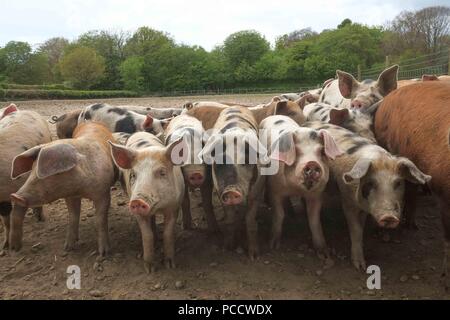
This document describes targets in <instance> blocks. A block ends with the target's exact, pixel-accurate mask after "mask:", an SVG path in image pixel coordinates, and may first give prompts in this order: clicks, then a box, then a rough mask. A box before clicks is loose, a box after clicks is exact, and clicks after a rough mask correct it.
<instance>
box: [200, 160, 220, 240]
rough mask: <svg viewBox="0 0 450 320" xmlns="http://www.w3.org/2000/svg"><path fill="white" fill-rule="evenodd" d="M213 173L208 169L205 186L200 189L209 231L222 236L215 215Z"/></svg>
mask: <svg viewBox="0 0 450 320" xmlns="http://www.w3.org/2000/svg"><path fill="white" fill-rule="evenodd" d="M211 180H212V179H211V171H210V170H209V169H208V172H207V174H206V179H205V182H204V183H203V185H202V186H201V187H200V191H201V194H202V204H203V210H205V218H206V223H207V224H208V230H209V232H210V233H212V234H220V229H219V225H218V224H217V220H216V216H215V215H214V208H213V204H212V191H213V186H212V181H211Z"/></svg>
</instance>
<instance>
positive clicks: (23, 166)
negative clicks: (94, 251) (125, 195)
mask: <svg viewBox="0 0 450 320" xmlns="http://www.w3.org/2000/svg"><path fill="white" fill-rule="evenodd" d="M109 140H113V137H112V135H111V132H110V131H109V130H108V128H107V127H105V126H104V125H103V124H101V123H95V122H89V123H85V124H80V125H78V126H77V127H76V128H75V131H74V133H73V138H72V139H63V140H56V141H53V142H50V143H46V144H41V145H38V146H35V147H33V148H31V149H29V150H27V151H25V152H23V153H21V154H19V155H17V156H16V157H15V158H14V160H13V162H12V170H11V178H12V179H13V180H20V179H23V178H22V177H23V176H24V175H28V173H29V175H28V178H26V181H24V183H23V185H22V187H20V189H19V190H18V191H16V192H14V193H12V194H11V195H10V198H11V202H12V203H13V211H12V214H11V231H10V250H13V251H18V250H20V249H21V247H22V227H23V218H24V213H25V211H24V210H23V208H27V207H32V208H34V207H38V206H42V205H43V204H47V203H51V202H53V201H55V200H58V199H61V198H64V199H65V202H66V205H67V209H68V211H69V227H68V230H67V235H66V241H65V244H64V249H65V250H67V251H70V250H72V249H74V248H75V246H76V242H77V240H78V227H79V221H80V206H81V198H87V199H90V200H92V201H93V202H94V206H95V213H96V216H97V232H98V252H99V254H100V256H105V255H106V254H107V253H108V252H109V239H108V210H109V206H110V187H111V186H112V185H113V184H114V182H115V180H116V174H115V168H114V163H113V160H112V158H111V155H110V151H109V145H108V141H109Z"/></svg>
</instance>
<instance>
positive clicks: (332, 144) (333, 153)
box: [319, 130, 344, 160]
mask: <svg viewBox="0 0 450 320" xmlns="http://www.w3.org/2000/svg"><path fill="white" fill-rule="evenodd" d="M319 133H320V136H321V137H322V139H323V146H324V151H325V155H326V156H327V157H328V158H330V159H332V160H334V159H336V157H339V156H340V155H342V154H344V152H342V150H341V149H339V147H338V145H337V144H336V141H334V139H333V137H332V136H331V135H330V134H329V133H328V131H327V130H320V131H319Z"/></svg>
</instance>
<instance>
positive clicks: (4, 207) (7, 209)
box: [0, 202, 12, 250]
mask: <svg viewBox="0 0 450 320" xmlns="http://www.w3.org/2000/svg"><path fill="white" fill-rule="evenodd" d="M11 209H12V206H11V203H9V202H4V203H0V216H1V217H2V221H3V229H4V231H5V235H4V240H3V243H2V245H1V246H0V250H1V249H7V248H8V241H9V220H10V216H11Z"/></svg>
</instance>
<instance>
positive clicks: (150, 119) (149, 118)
mask: <svg viewBox="0 0 450 320" xmlns="http://www.w3.org/2000/svg"><path fill="white" fill-rule="evenodd" d="M153 120H154V119H153V117H152V116H151V115H150V114H148V115H147V118H146V119H145V121H144V123H143V124H142V129H144V130H147V129H150V128H151V127H152V126H153Z"/></svg>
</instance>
